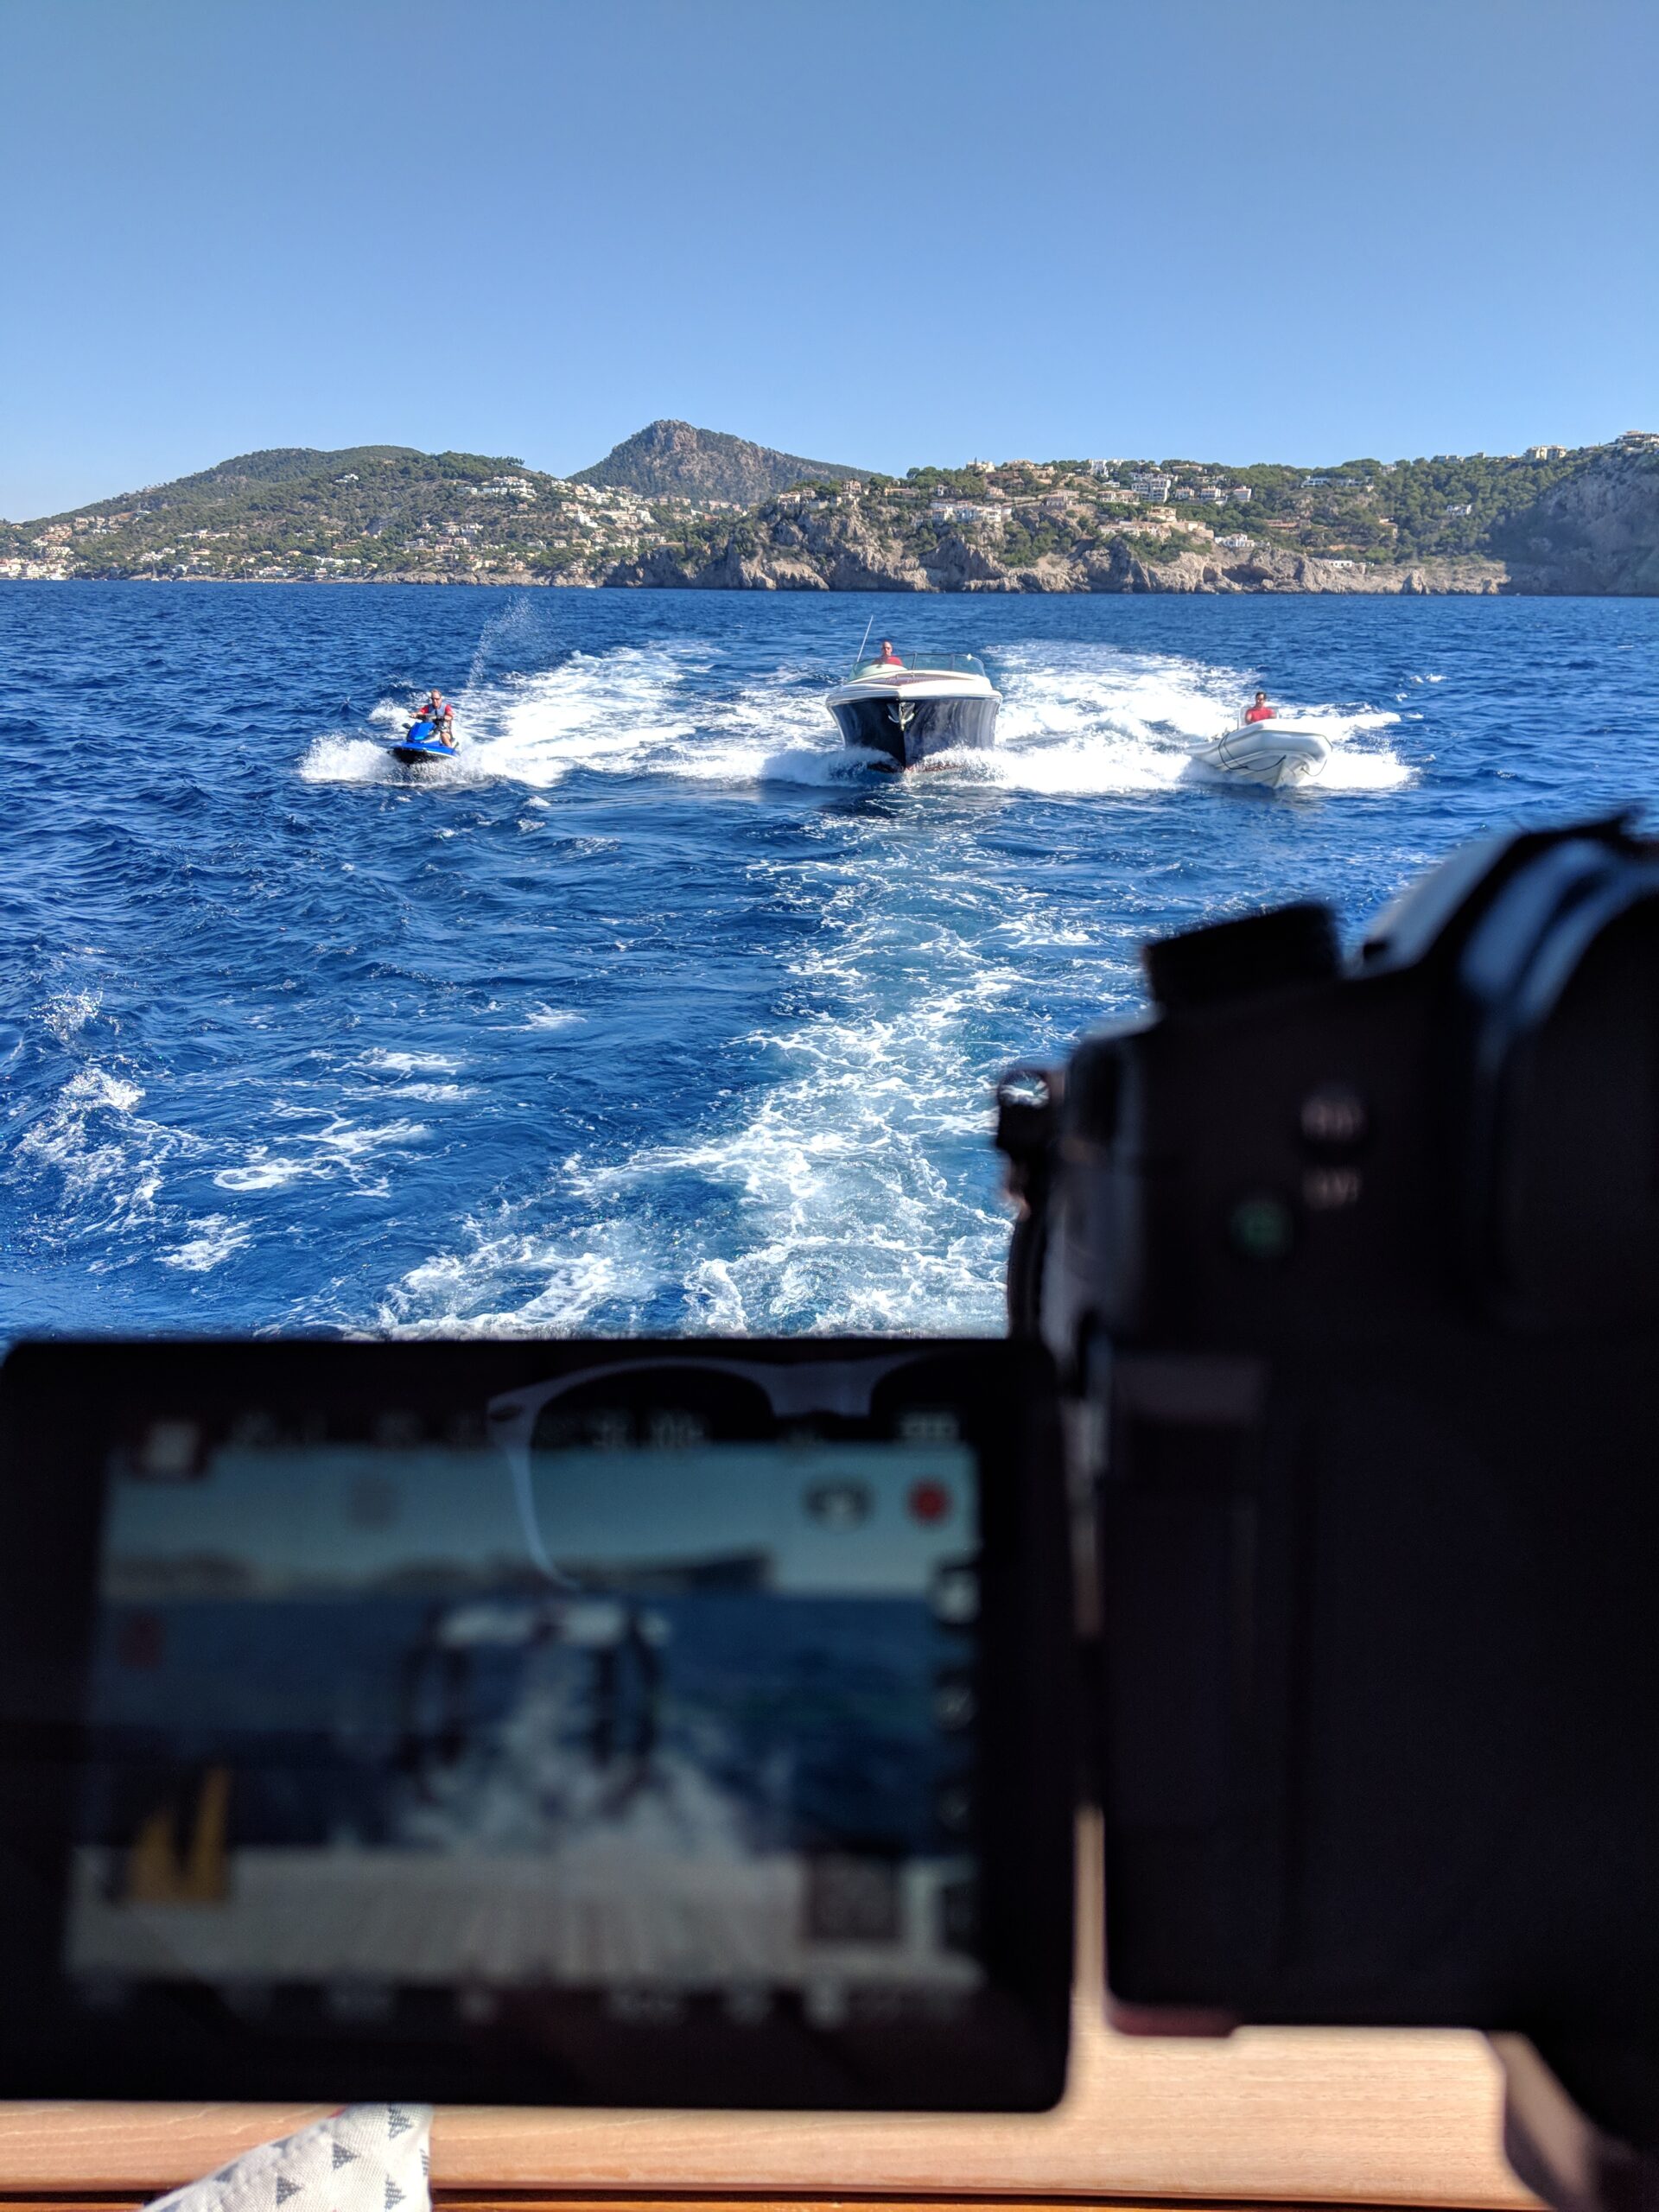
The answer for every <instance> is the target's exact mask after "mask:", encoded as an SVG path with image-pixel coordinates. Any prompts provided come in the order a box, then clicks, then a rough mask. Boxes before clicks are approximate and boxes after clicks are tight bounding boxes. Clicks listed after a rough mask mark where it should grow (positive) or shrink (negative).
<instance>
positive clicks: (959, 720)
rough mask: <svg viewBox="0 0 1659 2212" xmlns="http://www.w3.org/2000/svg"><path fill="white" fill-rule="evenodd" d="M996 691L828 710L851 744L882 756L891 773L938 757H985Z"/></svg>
mask: <svg viewBox="0 0 1659 2212" xmlns="http://www.w3.org/2000/svg"><path fill="white" fill-rule="evenodd" d="M1000 705H1001V701H1000V700H999V698H998V697H997V695H996V694H995V692H991V693H989V694H988V695H987V694H973V695H969V696H963V697H957V698H945V699H939V698H932V699H925V698H924V699H916V698H906V697H904V696H902V695H901V694H895V695H893V696H888V697H885V698H883V697H879V696H878V697H874V698H866V699H840V700H832V701H831V702H830V704H829V711H830V713H831V714H832V715H834V716H835V718H836V728H838V729H839V730H840V732H841V734H842V739H843V741H845V742H846V743H847V744H848V745H854V746H857V747H859V748H860V750H861V751H862V752H865V753H877V754H880V756H882V757H883V758H884V759H885V760H886V761H887V765H888V766H890V767H893V768H915V767H919V766H921V764H922V763H923V762H924V761H925V760H931V759H932V758H933V757H934V755H935V754H937V753H982V752H985V751H987V750H988V748H989V747H991V746H993V745H995V742H996V710H997V708H998V707H999V706H1000Z"/></svg>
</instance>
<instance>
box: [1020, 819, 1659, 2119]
mask: <svg viewBox="0 0 1659 2212" xmlns="http://www.w3.org/2000/svg"><path fill="white" fill-rule="evenodd" d="M1147 976H1148V982H1149V986H1150V991H1151V995H1152V998H1153V1000H1154V1006H1155V1008H1156V1011H1155V1012H1154V1014H1153V1016H1152V1017H1151V1018H1150V1019H1149V1020H1147V1021H1146V1022H1145V1023H1143V1024H1141V1025H1140V1026H1138V1027H1131V1028H1127V1029H1123V1030H1120V1031H1117V1032H1115V1033H1107V1034H1102V1035H1098V1036H1095V1037H1092V1038H1090V1039H1086V1040H1085V1041H1084V1043H1083V1044H1082V1045H1081V1046H1079V1048H1078V1049H1077V1052H1076V1053H1075V1055H1074V1057H1073V1058H1072V1059H1071V1063H1070V1065H1068V1066H1067V1067H1066V1068H1065V1069H1064V1070H1063V1071H1058V1072H1057V1073H1054V1074H1052V1075H1048V1076H1046V1077H1044V1076H1039V1075H1035V1074H1034V1073H1033V1071H1015V1073H1014V1076H1013V1077H1010V1078H1009V1079H1008V1080H1007V1082H1005V1084H1004V1086H1003V1092H1002V1109H1001V1128H1000V1134H999V1141H1000V1142H1001V1145H1002V1147H1003V1148H1004V1150H1005V1151H1007V1153H1008V1154H1009V1156H1010V1159H1011V1161H1012V1166H1013V1173H1012V1181H1013V1184H1014V1190H1015V1192H1016V1195H1017V1196H1018V1197H1019V1198H1020V1199H1021V1200H1022V1202H1023V1205H1022V1213H1023V1218H1022V1219H1021V1222H1020V1226H1019V1229H1018V1230H1017V1231H1016V1235H1015V1243H1014V1254H1013V1259H1012V1263H1011V1268H1010V1308H1011V1319H1012V1323H1013V1326H1014V1330H1015V1332H1016V1333H1021V1332H1024V1333H1030V1334H1033V1335H1040V1336H1041V1337H1042V1338H1045V1339H1046V1342H1047V1343H1048V1344H1049V1346H1050V1348H1051V1349H1052V1352H1053V1353H1054V1355H1055V1357H1056V1359H1057V1362H1058V1365H1059V1368H1060V1371H1061V1375H1062V1380H1063V1385H1064V1387H1065V1389H1067V1390H1068V1391H1069V1393H1070V1394H1071V1401H1072V1408H1073V1410H1072V1418H1071V1440H1072V1447H1073V1448H1072V1461H1073V1464H1072V1468H1071V1480H1072V1484H1073V1502H1074V1510H1076V1511H1077V1516H1078V1518H1079V1520H1080V1522H1086V1523H1087V1524H1088V1525H1089V1526H1090V1529H1091V1530H1092V1531H1093V1533H1094V1535H1095V1536H1096V1538H1097V1552H1096V1558H1097V1567H1098V1573H1097V1585H1096V1589H1095V1591H1094V1592H1093V1593H1092V1595H1091V1598H1090V1611H1091V1612H1092V1613H1093V1617H1094V1618H1093V1622H1092V1629H1093V1643H1092V1655H1093V1656H1092V1658H1091V1660H1090V1674H1091V1675H1092V1677H1093V1680H1094V1682H1095V1685H1096V1693H1097V1694H1096V1695H1095V1696H1094V1697H1093V1698H1092V1699H1091V1700H1090V1703H1091V1705H1092V1707H1093V1710H1094V1712H1095V1714H1096V1723H1097V1726H1096V1758H1095V1774H1096V1786H1097V1789H1098V1792H1099V1795H1100V1798H1101V1802H1102V1804H1103V1808H1104V1815H1105V1827H1106V1840H1107V1841H1106V1852H1107V1858H1106V1870H1107V1871H1106V1903H1107V1950H1108V1971H1109V1982H1110V1986H1111V1988H1112V1990H1113V1992H1114V1993H1115V1996H1116V1999H1117V2000H1118V2002H1119V2004H1120V2005H1121V2006H1122V2007H1124V2008H1125V2010H1126V2013H1127V2015H1128V2017H1130V2018H1134V2017H1135V2014H1136V2013H1137V2012H1140V2013H1141V2014H1142V2016H1143V2017H1150V2018H1154V2019H1164V2020H1167V2016H1168V2015H1170V2014H1171V2013H1172V2012H1178V2013H1185V2014H1186V2015H1188V2016H1189V2018H1192V2019H1194V2021H1195V2024H1196V2022H1197V2021H1198V2020H1203V2019H1207V2020H1209V2021H1211V2022H1212V2023H1215V2024H1222V2023H1225V2022H1229V2021H1233V2020H1256V2021H1280V2022H1313V2021H1319V2022H1348V2023H1376V2024H1387V2023H1402V2024H1403V2023H1414V2024H1433V2023H1446V2024H1452V2023H1456V2024H1465V2025H1468V2024H1478V2025H1483V2026H1488V2027H1493V2028H1508V2029H1515V2030H1520V2031H1523V2032H1525V2033H1526V2034H1528V2035H1529V2036H1530V2037H1532V2039H1533V2040H1534V2041H1535V2043H1536V2044H1538V2045H1539V2047H1540V2048H1541V2049H1542V2050H1545V2051H1546V2052H1547V2053H1548V2055H1549V2056H1550V2057H1551V2060H1552V2063H1554V2065H1555V2067H1556V2070H1557V2072H1558V2073H1559V2074H1560V2075H1561V2078H1562V2079H1563V2080H1565V2081H1566V2082H1567V2083H1568V2086H1569V2087H1570V2088H1573V2090H1574V2093H1575V2094H1577V2095H1578V2096H1579V2097H1580V2101H1581V2102H1584V2103H1585V2104H1586V2106H1588V2107H1590V2108H1591V2109H1592V2110H1594V2111H1595V2112H1596V2113H1597V2114H1598V2116H1599V2118H1601V2119H1602V2120H1604V2121H1605V2122H1606V2123H1607V2124H1609V2125H1612V2126H1617V2127H1618V2130H1619V2132H1620V2133H1625V2134H1627V2135H1630V2136H1631V2137H1632V2138H1633V2139H1636V2140H1638V2141H1648V2142H1651V2141H1652V2140H1654V2139H1655V2135H1656V2129H1659V2100H1655V2099H1654V2098H1653V2096H1652V2095H1651V2092H1650V2086H1649V2069H1648V2068H1647V2065H1646V2062H1645V2058H1644V2056H1643V2045H1645V2044H1649V2042H1651V2041H1653V2040H1654V2039H1655V2037H1656V2035H1659V1887H1656V1880H1655V1870H1656V1849H1655V1842H1656V1837H1659V1762H1656V1759H1655V1757H1654V1752H1653V1748H1652V1726H1653V1713H1654V1709H1655V1707H1654V1694H1655V1692H1656V1689H1659V1664H1656V1662H1659V1637H1656V1610H1655V1605H1654V1592H1653V1569H1654V1563H1655V1560H1656V1559H1659V1484H1656V1480H1655V1478H1656V1474H1659V1402H1656V1383H1659V847H1656V846H1655V845H1652V844H1649V843H1644V842H1639V841H1637V839H1635V838H1634V837H1632V836H1630V835H1628V834H1627V833H1626V831H1625V830H1624V828H1623V827H1622V826H1620V825H1619V824H1617V823H1613V824H1596V825H1592V826H1590V827H1588V828H1584V829H1575V830H1571V831H1567V832H1563V833H1560V834H1549V835H1525V836H1515V837H1511V838H1509V839H1506V840H1496V841H1493V842H1491V843H1490V844H1488V845H1485V846H1484V847H1478V848H1476V849H1472V850H1471V851H1468V852H1465V853H1463V854H1460V855H1458V856H1457V857H1456V858H1455V859H1453V860H1452V861H1449V862H1448V863H1446V865H1445V866H1444V867H1443V868H1440V870H1439V871H1438V872H1437V873H1436V874H1433V875H1431V876H1429V877H1427V879H1425V880H1423V881H1422V882H1421V883H1420V884H1419V885H1418V886H1417V887H1415V888H1414V889H1413V890H1412V891H1411V892H1410V893H1408V894H1407V896H1406V897H1405V898H1404V899H1402V900H1401V901H1400V902H1399V903H1398V904H1397V905H1396V906H1395V907H1394V908H1393V909H1392V910H1390V912H1389V913H1388V914H1387V915H1385V916H1384V918H1383V920H1382V922H1381V923H1380V925H1378V927H1377V929H1376V931H1375V933H1374V934H1373V935H1372V937H1371V938H1370V939H1369V941H1368V942H1367V943H1366V944H1364V946H1363V949H1362V950H1361V951H1360V953H1359V955H1358V957H1357V959H1355V960H1353V961H1352V962H1350V963H1344V962H1343V961H1342V960H1341V959H1340V957H1339V955H1338V944H1337V939H1336V932H1335V929H1334V925H1333V923H1332V919H1331V918H1330V916H1329V915H1328V914H1327V913H1326V912H1325V911H1324V910H1323V909H1320V908H1317V907H1310V906H1299V907H1289V908H1286V909H1283V910H1281V911H1279V912H1271V913H1267V914H1263V915H1260V916H1253V917H1249V918H1244V919H1243V920H1238V921H1233V922H1229V923H1224V924H1222V925H1219V926H1217V927H1214V928H1211V929H1207V930H1202V931H1197V932H1195V933H1193V934H1192V935H1189V936H1185V937H1182V938H1174V939H1172V940H1168V941H1166V942H1164V943H1161V944H1154V945H1153V946H1151V947H1149V948H1148V949H1147Z"/></svg>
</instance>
